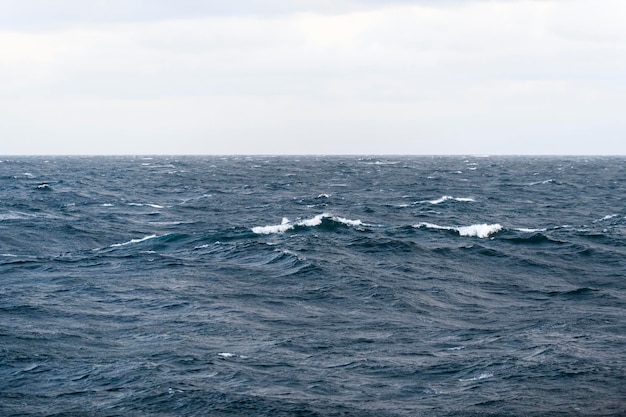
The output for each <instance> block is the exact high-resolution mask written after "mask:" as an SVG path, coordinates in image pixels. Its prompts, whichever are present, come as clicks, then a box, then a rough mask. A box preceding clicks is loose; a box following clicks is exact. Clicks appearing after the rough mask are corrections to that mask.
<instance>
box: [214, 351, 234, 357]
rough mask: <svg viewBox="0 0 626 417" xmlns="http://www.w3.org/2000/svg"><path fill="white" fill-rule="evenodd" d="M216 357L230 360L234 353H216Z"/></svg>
mask: <svg viewBox="0 0 626 417" xmlns="http://www.w3.org/2000/svg"><path fill="white" fill-rule="evenodd" d="M217 356H220V357H222V358H232V357H234V356H236V355H235V354H234V353H230V352H222V353H218V354H217Z"/></svg>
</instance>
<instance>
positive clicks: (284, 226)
mask: <svg viewBox="0 0 626 417" xmlns="http://www.w3.org/2000/svg"><path fill="white" fill-rule="evenodd" d="M325 220H330V221H331V222H334V223H339V224H343V225H345V226H352V227H356V226H364V225H365V223H363V222H362V221H361V220H358V219H357V220H351V219H346V218H344V217H339V216H333V215H332V214H329V213H322V214H318V215H317V216H315V217H312V218H310V219H304V220H298V221H296V222H291V221H290V220H289V219H288V218H286V217H283V220H282V222H281V224H276V225H267V226H256V227H253V228H252V231H253V232H254V233H256V234H259V235H269V234H276V233H285V232H287V231H289V230H293V229H295V228H297V227H316V226H320V225H322V224H323V223H324V221H325Z"/></svg>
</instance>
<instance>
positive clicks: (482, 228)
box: [413, 222, 502, 239]
mask: <svg viewBox="0 0 626 417" xmlns="http://www.w3.org/2000/svg"><path fill="white" fill-rule="evenodd" d="M413 227H417V228H421V227H426V228H428V229H439V230H454V231H456V232H458V233H459V235H461V236H474V237H479V238H481V239H484V238H487V237H489V236H491V235H492V234H494V233H498V232H499V231H500V230H502V226H501V225H500V224H498V223H495V224H487V223H482V224H472V225H470V226H454V227H453V226H439V225H438V224H433V223H425V222H422V223H419V224H416V225H415V226H413Z"/></svg>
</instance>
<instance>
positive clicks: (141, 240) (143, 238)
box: [111, 235, 158, 248]
mask: <svg viewBox="0 0 626 417" xmlns="http://www.w3.org/2000/svg"><path fill="white" fill-rule="evenodd" d="M155 237H158V236H157V235H150V236H146V237H142V238H140V239H131V240H129V241H128V242H124V243H114V244H112V245H111V247H112V248H116V247H119V246H126V245H131V244H133V243H139V242H143V241H145V240H149V239H154V238H155Z"/></svg>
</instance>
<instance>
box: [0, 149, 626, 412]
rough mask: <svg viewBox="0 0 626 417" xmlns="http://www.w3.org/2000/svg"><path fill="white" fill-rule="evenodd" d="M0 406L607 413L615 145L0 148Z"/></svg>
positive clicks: (617, 292)
mask: <svg viewBox="0 0 626 417" xmlns="http://www.w3.org/2000/svg"><path fill="white" fill-rule="evenodd" d="M0 159H2V162H0V193H1V194H0V284H1V285H0V415H2V416H19V415H29V416H66V415H76V416H79V415H90V416H118V415H119V416H143V415H150V416H186V415H197V416H204V415H211V416H420V415H424V416H430V415H442V416H445V415H463V416H465V415H530V416H534V415H590V416H599V415H625V414H626V353H625V352H626V314H625V313H626V256H625V255H626V218H625V216H626V208H625V202H626V199H625V197H626V168H625V167H626V159H624V158H621V159H620V158H500V157H485V158H478V157H466V158H461V157H458V158H457V157H449V158H447V157H433V158H430V157H420V158H417V157H415V158H410V157H406V158H395V157H388V158H357V157H353V158H339V157H335V158H323V157H302V158H296V157H289V158H287V157H285V158H282V157H281V158H275V157H250V158H246V157H228V158H218V157H198V158H185V157H169V158H168V157H154V158H140V157H136V158H133V157H120V158H87V157H85V158H78V157H75V158H65V157H63V158H61V157H58V158H52V157H50V158H34V157H33V158H27V157H20V158H16V157H5V158H0Z"/></svg>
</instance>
